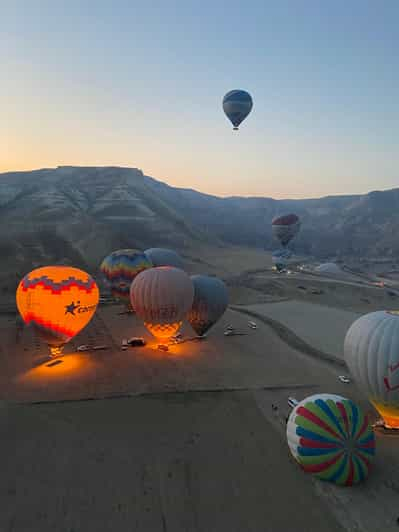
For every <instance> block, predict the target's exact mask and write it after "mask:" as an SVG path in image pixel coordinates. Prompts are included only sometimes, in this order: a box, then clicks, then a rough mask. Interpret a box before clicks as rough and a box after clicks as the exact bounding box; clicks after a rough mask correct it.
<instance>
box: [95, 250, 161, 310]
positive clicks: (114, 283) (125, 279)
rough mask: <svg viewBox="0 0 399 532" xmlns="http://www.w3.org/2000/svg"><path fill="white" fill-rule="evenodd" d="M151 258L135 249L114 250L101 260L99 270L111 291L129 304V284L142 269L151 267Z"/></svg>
mask: <svg viewBox="0 0 399 532" xmlns="http://www.w3.org/2000/svg"><path fill="white" fill-rule="evenodd" d="M152 266H153V264H152V262H151V259H150V258H149V257H147V256H146V255H145V253H143V252H142V251H138V250H136V249H120V250H118V251H114V252H113V253H111V254H110V255H108V256H107V257H105V259H104V260H103V261H102V263H101V266H100V270H101V272H102V274H103V275H104V277H105V279H106V281H107V282H108V284H109V286H110V288H111V293H112V295H113V296H114V297H116V298H118V299H119V300H120V301H122V302H123V303H125V304H127V305H129V304H130V285H131V284H132V281H133V280H134V279H135V277H136V275H138V274H139V273H140V272H142V271H143V270H147V269H148V268H152Z"/></svg>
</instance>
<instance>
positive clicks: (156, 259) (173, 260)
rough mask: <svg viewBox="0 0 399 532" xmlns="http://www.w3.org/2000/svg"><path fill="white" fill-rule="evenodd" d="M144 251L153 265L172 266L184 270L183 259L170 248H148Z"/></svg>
mask: <svg viewBox="0 0 399 532" xmlns="http://www.w3.org/2000/svg"><path fill="white" fill-rule="evenodd" d="M144 253H145V255H146V256H147V257H148V259H149V260H150V261H151V262H152V264H153V265H154V266H155V267H157V266H173V267H174V268H180V269H181V270H184V263H183V259H182V258H181V257H180V255H178V254H177V253H176V251H173V250H172V249H166V248H150V249H146V250H145V251H144Z"/></svg>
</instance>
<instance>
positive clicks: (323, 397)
mask: <svg viewBox="0 0 399 532" xmlns="http://www.w3.org/2000/svg"><path fill="white" fill-rule="evenodd" d="M287 440H288V445H289V448H290V451H291V453H292V455H293V457H294V458H295V460H296V461H297V462H298V463H299V464H300V466H301V467H302V468H303V470H304V471H305V472H306V473H313V474H314V475H315V476H316V477H318V478H320V479H321V480H328V481H330V482H333V483H335V484H339V485H342V486H352V485H353V484H357V483H359V482H361V481H363V480H365V479H366V478H367V476H368V474H369V472H370V467H371V463H372V460H373V457H374V454H375V439H374V433H373V431H372V428H371V425H370V423H369V420H368V417H367V416H366V415H364V414H363V412H362V411H361V409H360V408H359V407H358V406H357V405H356V404H355V403H353V402H352V401H351V400H350V399H346V398H344V397H341V396H339V395H330V394H317V395H312V396H310V397H307V398H306V399H304V400H303V401H301V402H300V403H299V404H298V405H296V407H295V408H294V409H293V411H292V412H291V414H290V416H289V419H288V423H287Z"/></svg>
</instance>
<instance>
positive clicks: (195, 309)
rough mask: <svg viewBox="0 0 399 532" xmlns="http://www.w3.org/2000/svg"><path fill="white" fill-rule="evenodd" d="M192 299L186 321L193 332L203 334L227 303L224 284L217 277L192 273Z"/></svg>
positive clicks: (222, 312)
mask: <svg viewBox="0 0 399 532" xmlns="http://www.w3.org/2000/svg"><path fill="white" fill-rule="evenodd" d="M191 280H192V282H193V285H194V301H193V304H192V307H191V310H190V311H189V313H188V321H189V322H190V324H191V327H192V328H193V329H194V330H195V332H196V333H197V334H198V335H199V336H202V335H204V334H205V333H206V332H207V331H208V330H209V329H210V328H211V327H212V326H213V325H214V324H215V323H216V322H217V321H218V320H219V319H220V318H221V316H222V315H223V314H224V311H225V310H226V308H227V304H228V293H227V289H226V285H225V284H224V282H223V281H222V280H221V279H218V278H217V277H208V276H207V275H192V276H191Z"/></svg>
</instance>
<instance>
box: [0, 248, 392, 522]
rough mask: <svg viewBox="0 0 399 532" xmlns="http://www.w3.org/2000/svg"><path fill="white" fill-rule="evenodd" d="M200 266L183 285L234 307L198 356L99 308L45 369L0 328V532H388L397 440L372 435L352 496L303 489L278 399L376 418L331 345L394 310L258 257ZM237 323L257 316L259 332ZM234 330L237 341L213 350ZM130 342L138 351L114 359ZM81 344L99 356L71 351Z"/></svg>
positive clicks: (34, 344) (373, 297)
mask: <svg viewBox="0 0 399 532" xmlns="http://www.w3.org/2000/svg"><path fill="white" fill-rule="evenodd" d="M266 257H267V256H266ZM269 258H270V257H269ZM201 260H202V261H203V262H195V261H191V263H189V271H190V273H200V272H202V273H213V274H216V275H220V276H221V277H223V278H225V279H226V280H227V281H228V283H229V291H230V298H231V301H232V303H233V308H232V309H230V310H228V311H227V312H226V314H225V316H224V317H223V318H222V320H221V321H220V323H219V324H218V325H216V326H215V327H214V329H212V331H211V332H210V334H209V337H208V339H207V340H206V341H203V342H189V343H186V344H182V345H180V346H175V347H172V348H171V349H170V351H169V352H168V353H165V352H162V351H159V350H158V349H156V344H155V343H154V342H153V341H152V340H151V338H150V336H149V335H148V334H147V333H146V332H145V330H144V328H143V326H142V325H141V324H140V322H139V321H138V320H137V319H136V318H135V317H133V316H128V315H125V316H120V315H118V311H119V310H120V309H119V308H118V307H115V306H109V307H101V308H100V309H99V311H98V313H97V315H96V317H95V319H94V320H93V321H92V323H91V324H90V325H89V326H88V327H87V329H86V330H84V331H83V332H82V333H81V334H80V335H79V337H78V338H76V340H75V341H74V342H72V343H71V344H70V345H68V346H67V348H66V349H65V353H66V354H65V356H64V357H63V358H62V362H61V363H59V364H57V365H54V366H48V360H47V359H46V358H45V356H46V348H45V347H44V346H43V345H42V344H41V342H40V341H38V340H36V339H35V338H34V337H33V336H32V334H31V331H30V330H28V329H25V328H21V327H19V326H16V324H17V323H18V322H16V320H15V317H13V316H12V315H3V316H2V317H1V318H0V335H1V343H0V394H1V398H2V399H3V402H2V403H1V407H0V417H1V420H2V423H0V430H1V437H0V448H1V451H2V456H3V457H7V459H6V460H4V461H3V470H2V476H1V479H0V501H1V505H2V508H3V512H2V513H1V514H0V530H1V531H3V530H4V532H26V531H32V532H33V531H36V530H40V531H41V532H47V531H48V532H50V531H51V532H54V531H56V532H58V531H60V532H92V531H93V532H102V531H104V532H108V531H111V530H112V531H113V530H121V531H124V530H134V531H135V532H158V531H160V532H165V531H173V532H180V531H181V532H183V531H193V532H210V531H215V532H224V531H228V532H232V531H237V532H244V531H245V532H246V531H253V532H259V531H265V532H269V531H270V532H280V531H281V532H288V531H291V530H295V531H296V532H302V531H303V532H313V531H315V532H316V531H317V532H320V531H323V532H324V531H337V532H338V531H340V530H347V531H351V532H352V531H353V532H354V531H356V532H358V531H366V532H376V531H377V530H384V531H387V532H391V531H393V530H397V524H396V519H397V517H398V516H399V511H398V507H397V496H398V492H399V481H398V478H399V454H398V452H397V451H398V445H399V439H397V438H395V437H392V436H391V437H390V436H383V435H380V434H378V435H377V439H378V441H377V453H378V454H377V459H376V464H375V469H374V471H373V474H372V475H371V477H370V479H369V480H368V482H367V483H365V484H364V485H362V486H359V487H356V488H352V489H350V488H337V487H335V486H331V485H328V484H325V483H321V482H318V481H316V480H314V479H312V478H311V477H309V476H306V475H304V474H303V473H302V472H301V471H300V470H299V468H298V467H297V466H296V464H295V463H294V462H293V460H292V459H291V457H290V454H289V451H288V448H287V445H286V440H285V418H286V416H287V415H288V413H289V411H290V408H289V406H288V404H287V398H288V397H289V396H294V397H296V398H297V399H302V398H304V397H306V396H307V395H310V394H312V393H316V392H319V391H320V392H322V391H324V392H332V393H338V394H342V395H345V396H347V397H350V398H352V399H354V400H356V401H358V402H359V403H360V404H361V405H362V406H363V407H364V408H365V409H366V410H367V411H368V412H369V413H370V415H371V416H372V418H375V417H376V414H375V412H374V411H373V410H372V408H371V407H370V405H369V404H368V403H367V401H366V400H365V398H364V397H363V396H362V395H361V394H360V393H359V392H358V390H357V389H356V387H355V385H354V384H353V383H351V384H347V385H345V384H343V383H341V382H340V381H339V380H338V375H339V374H341V373H345V372H346V368H345V366H344V363H343V361H342V358H340V355H342V352H340V349H339V347H338V346H339V344H341V342H342V336H343V335H344V333H345V328H346V326H347V325H348V324H349V323H350V322H351V321H352V318H356V316H357V315H359V314H361V313H364V312H369V311H370V310H374V309H377V308H384V307H385V308H395V305H396V296H389V295H388V294H387V292H386V291H385V290H383V289H378V288H372V287H368V286H365V285H361V284H357V283H351V282H337V281H334V280H331V279H316V278H315V277H312V276H306V275H302V276H300V275H299V274H298V275H293V276H291V277H290V276H287V275H285V276H282V275H277V274H274V273H272V272H271V271H270V266H271V264H268V263H266V264H265V262H264V260H265V254H264V253H263V252H253V251H252V252H251V253H250V252H249V251H248V250H243V249H234V250H229V251H228V252H227V251H226V249H223V250H222V253H221V254H220V252H219V254H218V252H217V250H215V249H213V250H204V254H203V257H202V259H201ZM266 262H267V261H266ZM248 265H249V267H248ZM298 286H302V288H298ZM314 290H316V291H320V290H321V293H312V292H313V291H314ZM273 302H274V303H273ZM234 304H235V305H236V306H234ZM245 312H255V313H256V314H258V315H259V316H260V318H259V319H258V320H256V319H255V321H257V323H258V328H257V329H256V330H252V329H250V328H249V327H248V323H247V322H248V320H249V319H251V318H249V316H248V315H247V314H245ZM230 323H231V324H233V325H234V326H235V327H237V328H238V329H240V330H242V331H243V332H245V333H246V335H245V336H235V337H225V336H224V335H223V330H224V327H225V326H226V325H227V324H230ZM315 324H316V326H315ZM184 332H185V334H186V335H191V334H192V331H191V330H190V328H189V326H188V325H187V326H186V327H185V329H184ZM132 335H143V336H145V338H146V339H147V340H148V345H147V346H146V347H145V348H135V349H133V348H131V349H129V350H128V351H122V350H121V349H120V346H121V341H122V339H123V338H128V337H130V336H132ZM93 343H94V344H105V345H107V349H106V350H104V351H97V352H93V353H92V354H90V353H78V352H76V347H77V346H78V345H80V344H93ZM325 355H330V356H325ZM87 399H94V400H91V401H87ZM40 402H42V404H38V403H40ZM272 404H275V405H277V406H278V409H277V411H275V410H273V409H272Z"/></svg>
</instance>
